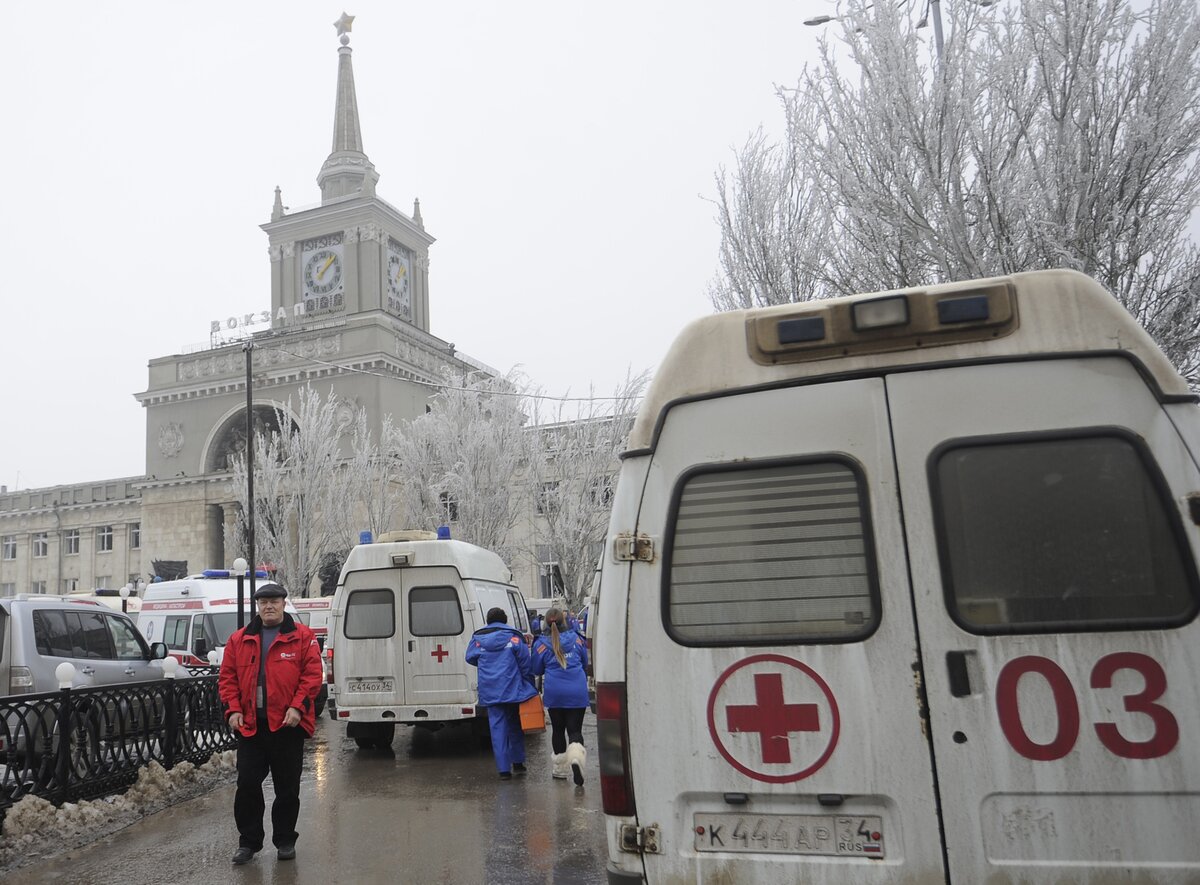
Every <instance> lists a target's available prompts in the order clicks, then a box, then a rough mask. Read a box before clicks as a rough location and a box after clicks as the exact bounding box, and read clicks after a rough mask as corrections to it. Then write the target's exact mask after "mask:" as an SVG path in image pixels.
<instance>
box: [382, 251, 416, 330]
mask: <svg viewBox="0 0 1200 885" xmlns="http://www.w3.org/2000/svg"><path fill="white" fill-rule="evenodd" d="M387 306H388V310H390V311H391V312H392V313H395V314H399V315H400V316H402V317H404V318H405V319H409V318H411V317H412V261H411V260H410V259H409V257H408V255H407V254H406V253H405V252H404V251H403V250H401V249H398V248H396V247H395V246H392V245H390V244H389V246H388V253H387Z"/></svg>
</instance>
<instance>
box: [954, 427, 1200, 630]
mask: <svg viewBox="0 0 1200 885" xmlns="http://www.w3.org/2000/svg"><path fill="white" fill-rule="evenodd" d="M1151 464H1152V462H1151V461H1150V459H1149V457H1148V455H1146V454H1145V449H1144V445H1143V444H1142V443H1141V441H1140V440H1135V439H1134V438H1132V437H1126V436H1124V435H1119V434H1115V433H1113V432H1112V431H1099V432H1097V433H1096V434H1095V435H1088V436H1075V437H1071V438H1062V437H1061V436H1059V437H1057V438H1051V437H1027V436H1022V437H1016V438H1008V439H999V440H986V441H982V442H976V441H970V442H967V443H954V444H951V445H950V446H947V447H946V448H944V449H942V450H941V451H940V452H938V453H935V455H934V459H933V462H932V467H933V474H932V477H931V479H932V482H933V486H934V488H933V498H934V503H935V510H936V518H937V525H938V533H939V538H940V543H941V560H942V574H943V581H944V585H945V592H946V602H947V606H948V607H949V609H950V612H951V615H952V616H953V617H954V618H955V620H956V621H957V622H958V623H959V624H960V625H961V626H962V627H963V628H964V629H967V630H970V631H971V632H974V633H984V634H987V633H1036V632H1047V631H1056V632H1057V631H1081V630H1121V629H1142V628H1145V627H1147V626H1172V625H1175V624H1179V623H1183V622H1184V621H1187V620H1190V619H1191V617H1192V616H1193V615H1194V614H1195V611H1196V599H1197V587H1196V576H1195V573H1194V570H1193V569H1192V567H1191V565H1190V558H1186V557H1185V551H1186V550H1187V542H1186V540H1185V538H1184V536H1183V534H1182V527H1181V525H1180V523H1179V519H1178V516H1177V515H1174V514H1173V512H1172V511H1173V510H1174V508H1173V505H1172V504H1171V503H1170V497H1169V494H1168V492H1167V489H1166V486H1165V483H1164V482H1163V480H1162V478H1161V476H1160V475H1159V473H1158V471H1157V469H1156V468H1153V467H1151V466H1149V465H1151Z"/></svg>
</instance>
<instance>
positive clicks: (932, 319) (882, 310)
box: [746, 281, 1019, 365]
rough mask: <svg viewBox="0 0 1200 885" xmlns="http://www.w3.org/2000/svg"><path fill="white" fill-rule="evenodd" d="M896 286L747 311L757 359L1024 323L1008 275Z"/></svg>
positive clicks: (950, 338) (979, 333)
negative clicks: (948, 286)
mask: <svg viewBox="0 0 1200 885" xmlns="http://www.w3.org/2000/svg"><path fill="white" fill-rule="evenodd" d="M939 289H940V290H939V291H937V292H934V291H916V292H898V293H895V294H891V295H883V296H876V297H872V298H864V299H859V300H853V299H839V300H837V301H809V302H805V303H804V304H801V305H796V306H795V308H794V309H793V310H790V311H786V312H773V313H771V314H767V315H761V314H760V315H758V316H752V317H749V318H748V319H747V321H746V334H747V345H748V348H749V353H750V356H751V357H752V358H753V359H754V360H755V362H758V363H763V364H767V365H770V364H772V363H790V362H802V361H806V360H816V359H830V358H833V357H842V356H852V355H855V354H865V353H885V352H889V351H897V350H912V349H917V348H925V347H935V346H938V345H941V344H957V343H961V342H964V341H983V340H988V339H992V338H1000V337H1002V336H1005V335H1008V334H1010V333H1012V332H1013V331H1015V330H1016V328H1017V326H1018V325H1019V322H1018V317H1017V310H1016V292H1015V290H1014V288H1013V286H1012V285H1011V283H1009V282H1007V281H998V282H995V283H987V284H982V285H981V284H980V283H978V282H973V283H971V284H970V285H969V287H968V286H964V287H963V289H962V291H961V292H947V291H946V290H945V288H943V287H939Z"/></svg>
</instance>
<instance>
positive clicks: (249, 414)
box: [242, 338, 258, 610]
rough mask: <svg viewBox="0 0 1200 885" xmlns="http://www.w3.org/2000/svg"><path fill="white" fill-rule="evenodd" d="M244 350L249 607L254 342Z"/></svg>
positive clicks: (253, 569) (252, 564)
mask: <svg viewBox="0 0 1200 885" xmlns="http://www.w3.org/2000/svg"><path fill="white" fill-rule="evenodd" d="M242 350H244V351H245V352H246V559H247V561H248V562H249V563H250V599H251V600H252V601H251V603H250V608H251V609H252V610H253V608H254V603H253V599H254V575H255V573H256V572H257V571H258V567H257V565H256V564H255V559H254V380H253V378H252V377H251V371H252V370H253V368H254V342H253V341H252V340H251V339H249V338H247V339H246V341H245V342H244V343H243V344H242Z"/></svg>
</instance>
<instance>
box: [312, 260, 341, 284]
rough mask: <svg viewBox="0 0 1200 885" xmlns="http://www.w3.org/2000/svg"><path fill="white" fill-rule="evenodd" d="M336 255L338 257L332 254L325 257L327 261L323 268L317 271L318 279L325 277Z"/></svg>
mask: <svg viewBox="0 0 1200 885" xmlns="http://www.w3.org/2000/svg"><path fill="white" fill-rule="evenodd" d="M336 257H337V256H336V255H330V256H329V257H328V258H326V259H325V263H324V264H322V265H321V269H320V270H319V271H317V279H318V280H322V279H324V278H325V271H327V270H329V265H331V264H333V259H334V258H336Z"/></svg>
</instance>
